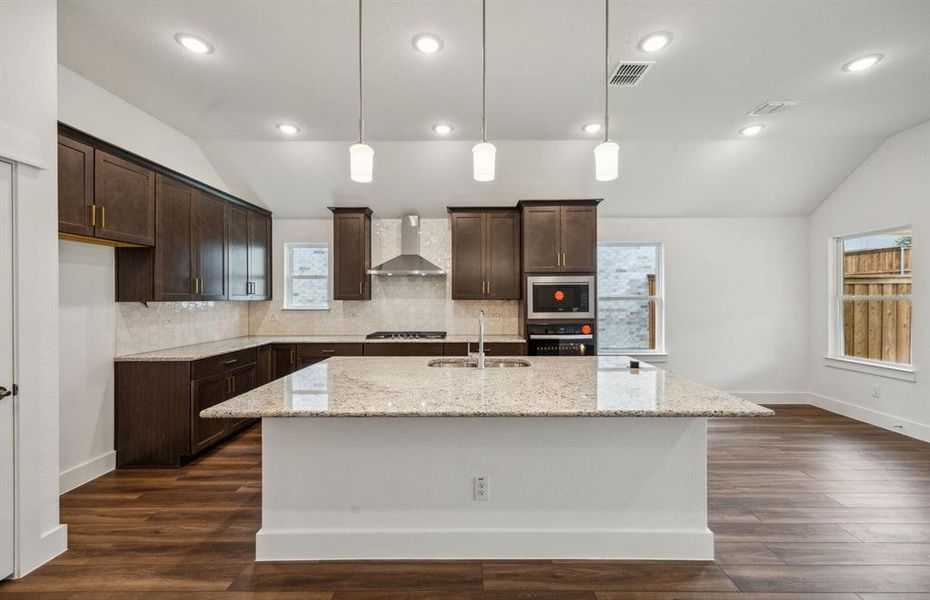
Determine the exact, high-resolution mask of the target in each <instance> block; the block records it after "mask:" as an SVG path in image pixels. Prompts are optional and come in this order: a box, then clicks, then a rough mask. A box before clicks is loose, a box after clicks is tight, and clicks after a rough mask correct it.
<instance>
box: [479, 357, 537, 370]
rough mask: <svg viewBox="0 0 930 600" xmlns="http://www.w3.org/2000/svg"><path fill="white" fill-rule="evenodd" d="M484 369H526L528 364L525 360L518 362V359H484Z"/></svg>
mask: <svg viewBox="0 0 930 600" xmlns="http://www.w3.org/2000/svg"><path fill="white" fill-rule="evenodd" d="M484 366H485V368H494V367H500V368H506V369H509V368H513V367H528V366H530V363H528V362H526V361H525V360H520V359H519V358H486V359H484Z"/></svg>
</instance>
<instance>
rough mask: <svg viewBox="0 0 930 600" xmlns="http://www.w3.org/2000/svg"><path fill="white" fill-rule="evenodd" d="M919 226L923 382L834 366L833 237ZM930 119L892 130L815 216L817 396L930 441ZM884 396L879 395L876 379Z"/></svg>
mask: <svg viewBox="0 0 930 600" xmlns="http://www.w3.org/2000/svg"><path fill="white" fill-rule="evenodd" d="M906 224H910V225H912V226H913V235H914V242H913V252H914V272H913V273H914V275H913V277H914V283H913V288H912V289H913V315H914V317H913V330H912V332H911V339H912V347H913V351H912V355H913V361H914V367H915V368H916V370H917V371H918V375H917V376H918V380H917V382H916V383H911V382H905V381H897V380H892V379H887V378H882V377H875V376H872V375H866V374H862V373H855V372H850V371H845V370H839V369H835V368H830V367H827V366H825V365H824V360H823V357H824V356H825V355H826V354H827V343H828V335H827V326H828V321H827V320H828V308H829V306H828V302H829V300H828V293H829V292H828V283H829V282H828V273H827V267H828V261H829V260H830V252H829V244H830V238H831V237H832V236H835V235H843V234H849V233H856V232H859V231H863V230H870V229H876V228H880V227H886V226H897V225H906ZM928 257H930V121H928V122H925V123H923V124H920V125H917V126H916V127H912V128H910V129H907V130H905V131H903V132H901V133H898V134H897V135H894V136H892V137H890V138H889V139H888V140H887V141H886V142H885V143H884V144H883V145H882V146H881V147H880V148H879V149H878V150H876V151H875V153H874V154H873V155H872V156H870V157H869V158H868V159H867V160H866V161H865V162H864V163H863V164H862V165H861V166H860V167H859V168H858V169H857V170H856V171H855V172H853V173H852V175H850V176H849V178H848V179H846V181H844V182H843V183H842V184H841V185H840V186H839V187H838V188H837V189H836V191H834V192H833V193H832V194H831V195H830V196H829V197H828V198H827V199H826V200H825V201H824V202H823V204H822V205H821V206H820V207H818V208H817V210H816V211H814V213H813V214H812V215H811V217H810V293H809V297H808V302H809V307H810V318H809V319H810V346H809V348H810V351H809V371H810V390H811V393H812V398H813V399H812V401H813V402H814V403H816V404H818V405H821V406H823V407H824V408H827V409H830V410H834V411H837V412H841V413H843V414H847V415H849V416H852V417H855V418H858V419H862V420H866V421H869V422H871V423H874V424H877V425H881V426H884V427H892V428H894V427H895V426H896V425H897V426H903V428H904V432H905V433H908V434H909V435H913V436H917V437H920V438H922V439H924V440H928V441H930V383H928V381H927V373H921V371H922V370H923V369H925V368H926V366H927V364H928V363H927V360H928V357H930V319H928V318H927V317H926V315H927V307H928V306H930V268H928V267H927V265H928V264H930V260H928ZM873 384H878V385H880V386H881V398H877V399H876V398H872V385H873Z"/></svg>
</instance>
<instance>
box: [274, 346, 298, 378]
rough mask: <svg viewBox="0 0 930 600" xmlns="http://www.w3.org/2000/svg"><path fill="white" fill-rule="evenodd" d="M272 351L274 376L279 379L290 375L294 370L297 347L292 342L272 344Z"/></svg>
mask: <svg viewBox="0 0 930 600" xmlns="http://www.w3.org/2000/svg"><path fill="white" fill-rule="evenodd" d="M272 352H273V353H274V361H273V362H274V378H275V379H281V378H282V377H285V376H286V375H290V374H291V373H293V372H294V369H295V368H296V366H297V365H296V360H297V357H296V353H297V349H296V348H295V347H294V345H293V344H282V345H277V346H274V347H273V349H272Z"/></svg>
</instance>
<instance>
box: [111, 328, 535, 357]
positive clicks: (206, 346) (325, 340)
mask: <svg viewBox="0 0 930 600" xmlns="http://www.w3.org/2000/svg"><path fill="white" fill-rule="evenodd" d="M484 341H485V342H488V343H496V342H510V343H522V342H525V341H526V340H525V339H524V338H523V337H521V336H519V335H486V336H484ZM443 342H445V343H450V344H454V343H465V342H471V343H473V344H477V343H478V335H477V334H475V335H447V336H446V337H445V339H442V340H369V339H365V336H364V335H305V336H301V335H249V336H243V337H238V338H231V339H228V340H219V341H216V342H206V343H203V344H192V345H190V346H178V347H176V348H166V349H164V350H154V351H152V352H141V353H139V354H124V355H122V356H117V357H116V358H115V359H114V360H116V361H117V362H139V361H153V362H155V361H188V360H200V359H201V358H210V357H211V356H218V355H220V354H226V353H227V352H236V351H237V350H245V349H247V348H256V347H258V346H264V345H265V344H339V343H350V344H362V343H368V344H397V343H406V344H441V343H443Z"/></svg>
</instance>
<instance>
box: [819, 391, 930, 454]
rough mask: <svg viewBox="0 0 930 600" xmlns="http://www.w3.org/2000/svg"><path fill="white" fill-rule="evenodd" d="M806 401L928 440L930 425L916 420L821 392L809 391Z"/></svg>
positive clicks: (834, 411)
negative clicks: (838, 398)
mask: <svg viewBox="0 0 930 600" xmlns="http://www.w3.org/2000/svg"><path fill="white" fill-rule="evenodd" d="M808 402H809V403H810V404H811V405H812V406H816V407H818V408H822V409H824V410H828V411H830V412H832V413H836V414H839V415H843V416H844V417H849V418H850V419H855V420H857V421H862V422H863V423H868V424H870V425H875V426H876V427H881V428H882V429H887V430H889V431H893V432H895V433H900V434H902V435H906V436H908V437H912V438H915V439H918V440H921V441H924V442H930V426H928V425H924V424H922V423H918V422H917V421H911V420H909V419H903V418H901V417H896V416H894V415H889V414H887V413H883V412H880V411H877V410H874V409H871V408H865V407H864V406H859V405H857V404H852V403H849V402H844V401H843V400H837V399H836V398H830V397H829V396H823V395H821V394H814V393H809V394H808Z"/></svg>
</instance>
